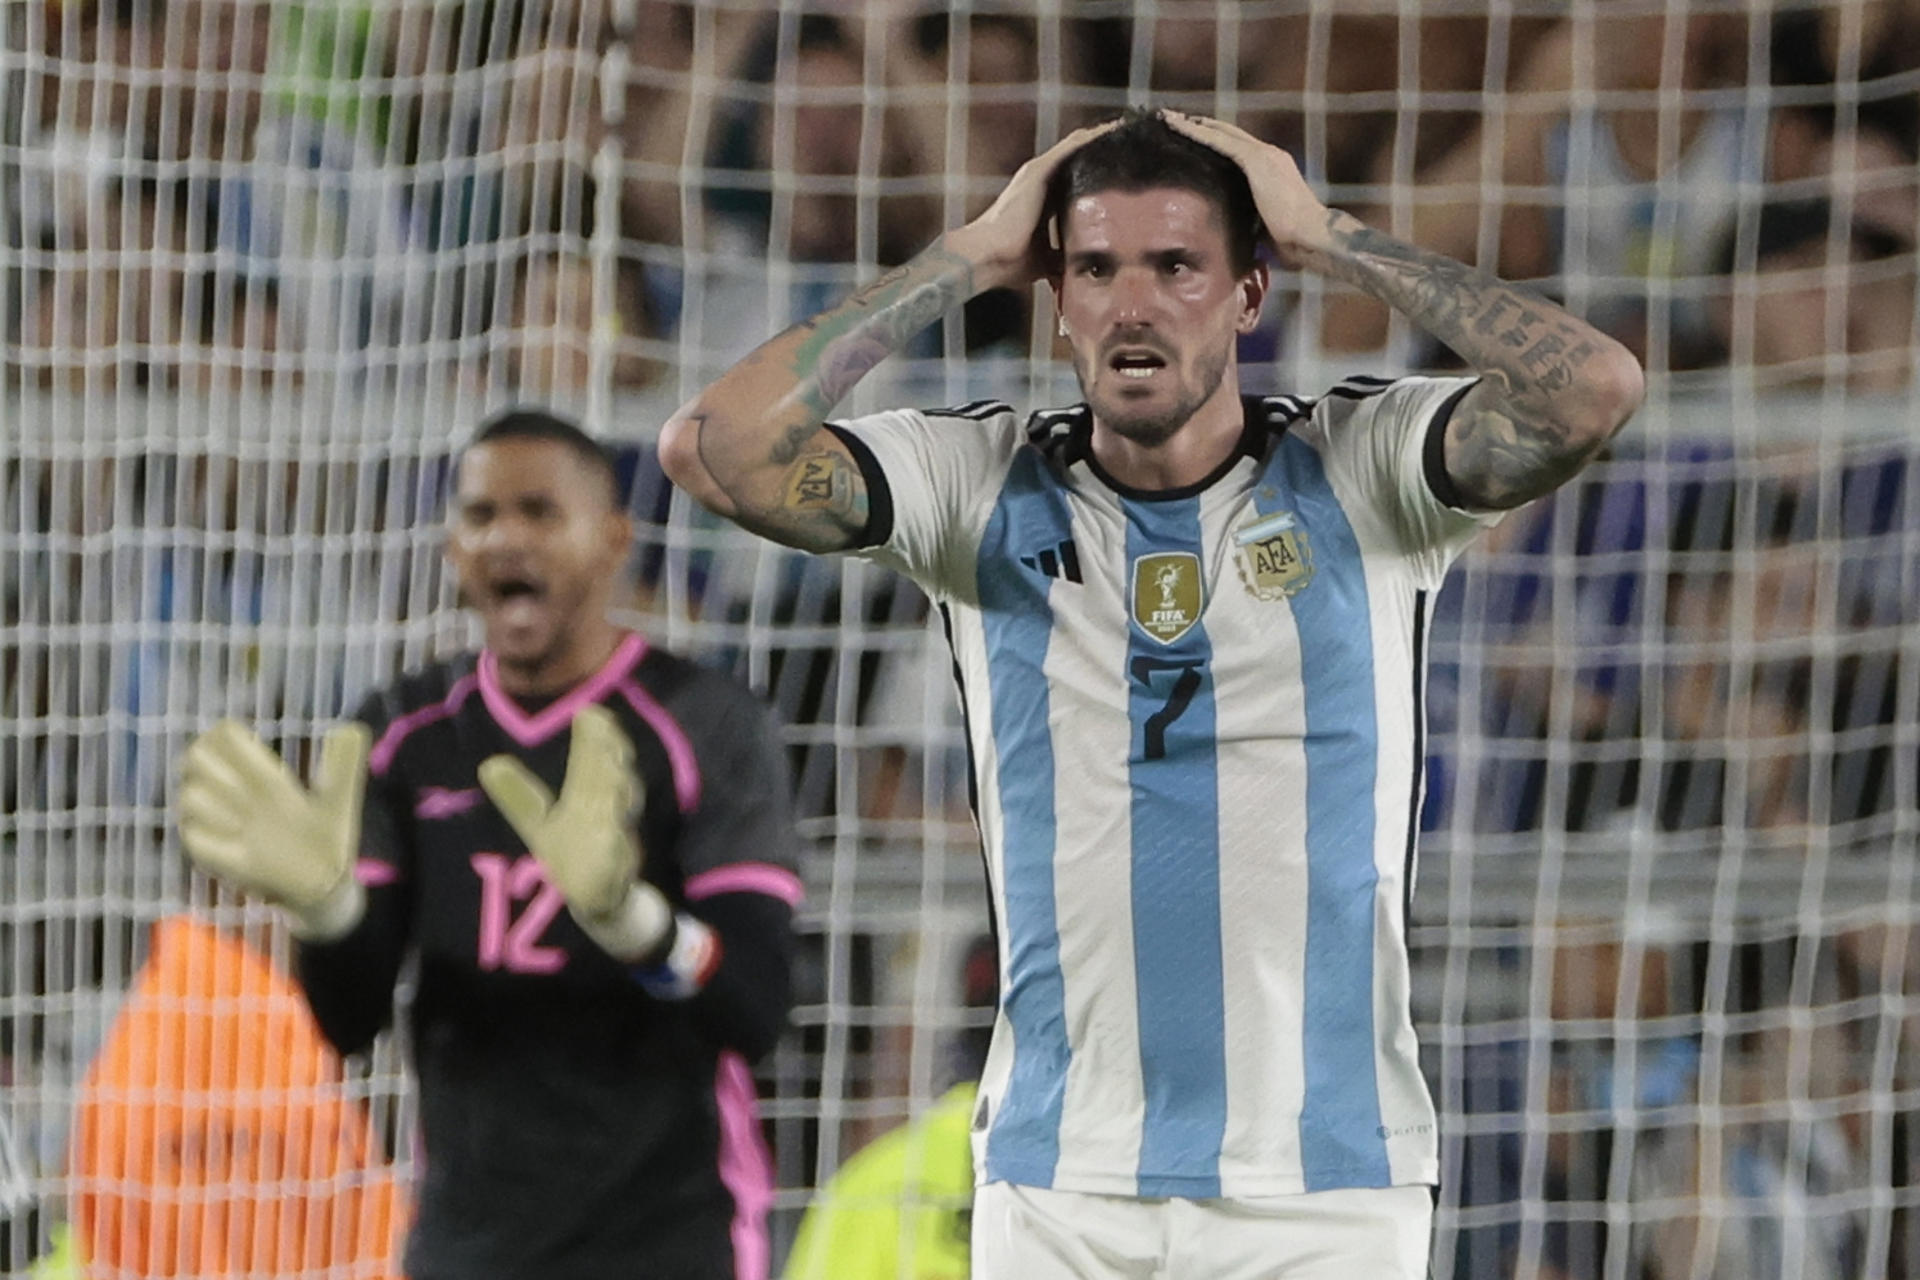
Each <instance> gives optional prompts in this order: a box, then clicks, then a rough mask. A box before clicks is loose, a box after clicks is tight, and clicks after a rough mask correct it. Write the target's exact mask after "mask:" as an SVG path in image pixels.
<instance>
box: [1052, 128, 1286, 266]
mask: <svg viewBox="0 0 1920 1280" xmlns="http://www.w3.org/2000/svg"><path fill="white" fill-rule="evenodd" d="M1156 187H1173V188H1175V189H1177V190H1181V191H1191V192H1193V193H1195V194H1196V195H1199V196H1203V197H1205V198H1206V199H1207V201H1208V202H1209V203H1211V204H1212V205H1213V207H1214V208H1215V209H1217V210H1219V212H1220V219H1221V221H1222V222H1223V223H1225V224H1226V229H1227V252H1228V254H1229V256H1230V258H1231V261H1232V263H1233V269H1234V270H1235V271H1236V272H1240V273H1242V274H1244V273H1246V272H1248V271H1251V270H1253V264H1254V251H1255V249H1256V247H1257V246H1258V244H1259V242H1260V238H1261V237H1262V236H1263V235H1264V234H1265V228H1263V227H1262V226H1261V225H1260V212H1259V210H1258V209H1257V208H1256V207H1255V206H1254V203H1253V188H1252V187H1250V186H1248V185H1247V175H1246V174H1245V173H1244V172H1242V171H1241V169H1240V166H1239V165H1238V164H1235V163H1234V162H1233V161H1232V160H1230V159H1228V158H1227V157H1226V156H1224V155H1221V154H1220V153H1219V152H1218V151H1215V150H1214V149H1213V148H1212V147H1209V146H1207V145H1206V144H1205V143H1203V142H1195V141H1194V140H1193V139H1192V138H1189V137H1187V135H1185V134H1184V133H1181V132H1180V131H1179V130H1178V129H1175V128H1174V127H1173V126H1172V125H1170V124H1168V123H1167V122H1166V120H1165V119H1164V118H1162V117H1161V115H1160V113H1159V112H1158V111H1149V110H1146V109H1144V108H1140V107H1132V108H1129V109H1128V110H1127V112H1126V114H1125V115H1123V116H1121V117H1120V124H1119V125H1118V126H1117V127H1116V128H1113V129H1111V130H1109V131H1107V132H1106V133H1103V134H1101V135H1100V136H1099V137H1097V138H1095V139H1094V140H1093V141H1092V142H1089V143H1087V145H1086V146H1084V147H1081V148H1080V149H1079V150H1078V151H1076V152H1074V153H1073V154H1072V155H1070V156H1068V157H1067V158H1066V159H1065V160H1064V161H1062V162H1061V165H1060V167H1059V168H1058V169H1056V170H1054V174H1053V177H1052V179H1051V180H1050V181H1049V184H1048V189H1047V206H1046V210H1047V217H1046V219H1045V221H1046V222H1048V223H1051V224H1053V225H1054V226H1056V227H1058V228H1059V232H1060V241H1061V243H1062V244H1063V245H1064V244H1065V243H1066V238H1067V237H1066V217H1067V210H1068V209H1069V208H1071V207H1072V206H1073V202H1074V201H1075V200H1078V199H1079V198H1080V197H1081V196H1088V195H1093V194H1095V193H1096V192H1101V191H1150V190H1153V189H1154V188H1156Z"/></svg>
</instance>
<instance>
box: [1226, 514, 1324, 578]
mask: <svg viewBox="0 0 1920 1280" xmlns="http://www.w3.org/2000/svg"><path fill="white" fill-rule="evenodd" d="M1233 551H1234V556H1233V561H1234V566H1235V567H1236V568H1238V569H1239V570H1240V580H1241V581H1242V582H1244V583H1245V584H1246V587H1247V590H1248V591H1251V592H1252V593H1253V594H1254V597H1255V598H1256V599H1260V600H1278V599H1280V598H1281V597H1282V596H1294V595H1298V594H1300V592H1301V591H1302V590H1303V589H1304V588H1305V587H1306V585H1307V584H1308V583H1309V582H1311V581H1313V548H1312V546H1311V545H1310V544H1309V543H1308V542H1307V531H1306V530H1305V529H1302V528H1300V527H1299V522H1298V521H1296V520H1295V519H1294V516H1293V513H1292V512H1291V511H1276V512H1274V513H1273V514H1271V515H1264V516H1261V517H1259V518H1258V519H1256V520H1254V521H1253V522H1252V523H1251V524H1245V525H1242V526H1241V527H1240V528H1239V529H1236V530H1235V531H1234V534H1233Z"/></svg>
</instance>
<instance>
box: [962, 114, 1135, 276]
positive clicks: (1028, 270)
mask: <svg viewBox="0 0 1920 1280" xmlns="http://www.w3.org/2000/svg"><path fill="white" fill-rule="evenodd" d="M1119 123H1120V122H1119V120H1118V119H1114V120H1107V121H1104V122H1102V123H1100V124H1095V125H1088V126H1087V127H1086V128H1084V129H1075V130H1074V131H1073V132H1072V133H1069V134H1068V135H1067V136H1065V137H1064V138H1062V139H1060V140H1059V141H1058V142H1056V143H1054V144H1053V145H1052V146H1051V147H1048V148H1047V149H1046V150H1045V151H1042V152H1041V153H1040V154H1039V155H1037V156H1035V157H1034V158H1033V159H1031V160H1029V161H1027V162H1026V163H1025V164H1023V165H1021V166H1020V167H1019V168H1018V169H1017V170H1015V171H1014V175H1013V177H1012V178H1010V179H1008V181H1007V185H1006V188H1005V189H1004V190H1002V191H1001V192H1000V195H999V197H998V198H997V199H995V200H994V202H993V203H992V204H991V205H989V206H988V207H987V209H986V211H985V212H984V213H982V214H981V215H980V216H979V217H977V218H975V219H974V220H973V221H972V222H969V223H968V224H967V225H966V226H964V227H962V228H960V229H959V230H958V231H952V232H948V233H947V238H946V245H947V247H948V248H949V249H950V250H953V251H954V252H958V253H961V254H963V255H964V256H966V257H968V258H971V259H972V260H973V261H974V263H975V267H976V275H975V286H976V288H977V289H980V290H985V289H990V288H994V287H996V286H1001V287H1018V286H1020V285H1025V284H1031V283H1032V282H1033V281H1035V280H1038V279H1039V278H1040V277H1041V276H1043V275H1044V274H1046V270H1047V259H1048V250H1049V244H1048V239H1047V226H1046V213H1047V188H1048V184H1049V183H1050V182H1051V181H1052V178H1053V174H1054V171H1055V170H1056V169H1058V168H1059V167H1060V165H1061V163H1062V162H1063V161H1065V160H1066V158H1067V157H1068V156H1070V155H1072V154H1073V153H1074V152H1076V151H1078V150H1079V149H1080V148H1081V147H1084V146H1086V145H1087V144H1088V143H1089V142H1092V141H1093V140H1094V139H1095V138H1097V137H1099V136H1100V135H1101V134H1103V133H1105V132H1107V131H1108V130H1109V129H1112V128H1114V127H1115V126H1116V125H1118V124H1119Z"/></svg>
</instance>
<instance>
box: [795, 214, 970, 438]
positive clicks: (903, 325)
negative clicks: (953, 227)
mask: <svg viewBox="0 0 1920 1280" xmlns="http://www.w3.org/2000/svg"><path fill="white" fill-rule="evenodd" d="M972 294H973V264H972V263H971V262H969V261H968V260H967V259H965V258H962V257H960V256H959V255H958V254H954V253H949V252H947V251H946V250H945V249H942V248H940V247H939V246H937V245H936V246H935V247H933V248H931V249H929V250H927V251H926V252H925V253H922V254H920V255H919V256H918V257H916V258H914V259H913V260H912V261H911V262H908V263H906V264H905V265H903V266H899V267H895V268H894V269H893V270H891V271H889V272H887V273H886V274H885V275H883V276H881V277H880V278H879V279H878V280H875V281H874V282H873V283H872V284H870V285H868V286H867V287H866V288H864V289H862V290H860V292H858V293H856V294H854V295H853V297H851V298H849V299H847V300H846V301H845V302H843V303H841V304H840V305H839V306H838V307H835V308H834V309H833V310H831V311H829V312H827V313H825V314H824V315H821V316H817V317H815V318H814V319H813V320H812V321H810V322H809V324H808V335H807V338H806V340H805V341H804V342H802V343H800V345H799V346H798V348H797V349H795V351H794V353H793V372H794V373H795V375H797V376H798V377H799V378H800V379H801V384H800V401H801V403H802V404H804V405H805V406H806V408H807V409H808V410H809V411H810V412H812V413H814V414H816V415H817V416H818V417H820V418H825V417H826V415H827V414H828V413H829V412H831V411H832V409H833V406H834V405H836V404H838V403H839V402H840V399H841V397H843V396H845V395H846V394H847V392H849V391H851V390H852V389H853V385H854V384H855V383H856V382H858V381H860V379H861V378H864V377H865V376H866V375H867V374H868V372H870V371H871V370H872V369H873V367H874V366H875V365H877V364H879V363H880V362H881V361H882V360H884V359H886V358H887V357H888V356H890V355H892V354H893V353H894V352H896V351H898V350H899V349H900V348H901V347H903V346H905V345H906V344H907V342H908V340H909V339H911V338H912V337H913V335H915V334H916V333H919V332H920V331H921V330H922V329H924V328H926V327H927V326H928V325H930V324H932V323H933V322H934V321H935V320H938V319H939V318H940V317H941V316H943V315H945V314H946V313H947V312H948V311H950V310H952V309H953V308H954V307H957V306H959V305H960V304H961V303H963V302H965V301H966V300H967V299H968V298H969V297H971V296H972Z"/></svg>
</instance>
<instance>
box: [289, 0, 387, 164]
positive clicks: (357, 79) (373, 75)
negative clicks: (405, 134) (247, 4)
mask: <svg viewBox="0 0 1920 1280" xmlns="http://www.w3.org/2000/svg"><path fill="white" fill-rule="evenodd" d="M274 17H275V20H276V21H277V22H278V24H279V29H278V30H277V31H276V32H275V33H274V40H273V47H272V50H271V52H270V53H269V54H268V57H267V73H266V93H267V97H268V99H269V100H270V101H272V102H274V103H275V104H277V105H278V106H279V107H280V108H281V110H283V111H285V112H286V113H287V114H288V115H291V116H305V117H307V118H309V119H311V120H315V121H318V122H320V123H322V124H324V125H325V126H326V127H327V128H328V130H330V131H335V132H338V133H339V134H342V135H345V136H354V135H356V133H357V131H358V129H359V128H360V125H361V118H360V113H361V112H362V111H363V110H369V111H371V113H372V115H371V118H370V119H369V120H368V121H367V124H368V127H369V132H368V134H367V136H366V138H365V141H367V142H370V143H371V144H373V145H374V146H375V147H385V146H386V142H387V129H388V126H389V124H390V123H391V120H392V115H393V103H392V99H391V98H390V97H389V96H388V95H386V94H378V95H376V94H372V93H368V92H367V91H366V90H365V89H363V88H362V86H361V81H363V80H368V79H378V78H380V77H381V76H382V75H383V74H384V71H383V69H382V68H381V67H380V66H379V65H378V63H377V53H378V51H377V50H376V49H375V47H374V9H373V7H372V6H371V5H363V4H287V5H278V6H275V10H274Z"/></svg>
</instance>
